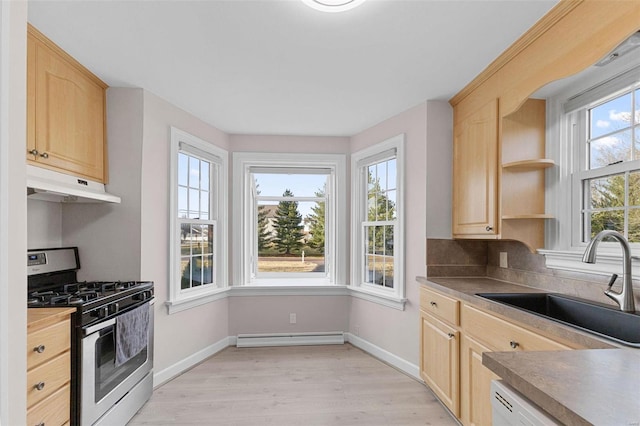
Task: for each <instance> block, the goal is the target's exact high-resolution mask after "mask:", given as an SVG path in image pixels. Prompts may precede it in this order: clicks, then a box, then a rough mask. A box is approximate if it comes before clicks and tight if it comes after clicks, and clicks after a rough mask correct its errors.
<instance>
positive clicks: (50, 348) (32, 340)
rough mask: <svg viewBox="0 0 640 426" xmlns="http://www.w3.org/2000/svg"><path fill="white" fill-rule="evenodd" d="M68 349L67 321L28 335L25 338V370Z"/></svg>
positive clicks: (69, 338)
mask: <svg viewBox="0 0 640 426" xmlns="http://www.w3.org/2000/svg"><path fill="white" fill-rule="evenodd" d="M70 347H71V322H70V321H69V320H66V321H61V322H59V323H57V324H54V325H52V326H51V327H47V328H43V329H42V330H38V331H34V332H33V333H29V335H28V336H27V369H31V368H33V367H35V366H37V365H40V364H42V363H43V362H46V361H48V360H50V359H51V358H53V357H55V356H56V355H58V354H60V353H62V352H64V351H66V350H68V349H69V348H70ZM38 349H40V352H39V351H38Z"/></svg>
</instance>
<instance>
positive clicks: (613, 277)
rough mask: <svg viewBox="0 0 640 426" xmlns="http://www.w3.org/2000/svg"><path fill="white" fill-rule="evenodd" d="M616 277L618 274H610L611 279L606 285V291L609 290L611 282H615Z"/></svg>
mask: <svg viewBox="0 0 640 426" xmlns="http://www.w3.org/2000/svg"><path fill="white" fill-rule="evenodd" d="M617 278H618V274H613V275H611V279H610V280H609V285H608V286H607V291H610V290H611V287H613V283H615V282H616V279H617Z"/></svg>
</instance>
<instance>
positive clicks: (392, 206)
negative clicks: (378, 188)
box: [385, 190, 396, 220]
mask: <svg viewBox="0 0 640 426" xmlns="http://www.w3.org/2000/svg"><path fill="white" fill-rule="evenodd" d="M385 196H386V212H385V213H386V217H387V220H394V219H396V191H395V190H393V191H389V192H387V193H386V194H385Z"/></svg>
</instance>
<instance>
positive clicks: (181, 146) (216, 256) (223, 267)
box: [166, 127, 228, 314]
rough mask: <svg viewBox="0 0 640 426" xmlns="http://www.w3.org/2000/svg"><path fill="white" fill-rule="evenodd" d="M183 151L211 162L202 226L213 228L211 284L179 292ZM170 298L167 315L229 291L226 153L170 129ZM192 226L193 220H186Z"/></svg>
mask: <svg viewBox="0 0 640 426" xmlns="http://www.w3.org/2000/svg"><path fill="white" fill-rule="evenodd" d="M181 152H184V153H187V155H190V156H192V157H196V158H200V159H201V160H205V161H208V162H209V163H210V180H209V204H210V205H209V212H210V217H209V219H207V220H199V222H202V223H203V224H209V223H212V224H213V225H214V231H213V232H214V234H213V241H214V249H213V250H214V252H213V263H214V274H215V278H214V283H212V284H208V285H202V286H198V287H191V288H189V289H182V288H181V287H182V286H181V270H180V266H179V263H180V260H181V257H182V256H181V251H180V232H181V224H182V223H183V222H184V221H185V219H181V218H179V217H178V216H179V214H178V155H179V153H181ZM169 185H170V187H169V194H170V196H169V209H170V211H169V222H170V224H169V298H168V300H167V302H166V305H167V308H168V312H169V313H170V314H172V313H175V312H180V311H183V310H185V309H190V308H192V307H195V306H199V305H202V304H204V303H208V302H211V301H213V300H217V299H219V298H221V297H224V296H223V295H222V293H223V292H224V291H225V290H226V289H227V288H228V267H227V264H228V256H227V247H228V231H227V229H228V220H227V216H228V214H227V209H228V207H227V199H228V153H227V151H225V150H224V149H222V148H219V147H217V146H215V145H213V144H212V143H210V142H207V141H205V140H203V139H200V138H198V137H196V136H194V135H191V134H189V133H187V132H185V131H183V130H180V129H178V128H176V127H171V143H170V179H169ZM186 221H187V222H189V223H192V222H193V219H186Z"/></svg>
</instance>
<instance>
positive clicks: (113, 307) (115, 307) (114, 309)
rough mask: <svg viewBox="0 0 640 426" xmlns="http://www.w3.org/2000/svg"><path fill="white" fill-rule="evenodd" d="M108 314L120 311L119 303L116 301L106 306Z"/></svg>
mask: <svg viewBox="0 0 640 426" xmlns="http://www.w3.org/2000/svg"><path fill="white" fill-rule="evenodd" d="M108 310H109V314H111V315H113V314H117V313H118V312H119V311H120V305H119V304H117V303H113V304H111V305H109V306H108Z"/></svg>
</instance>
